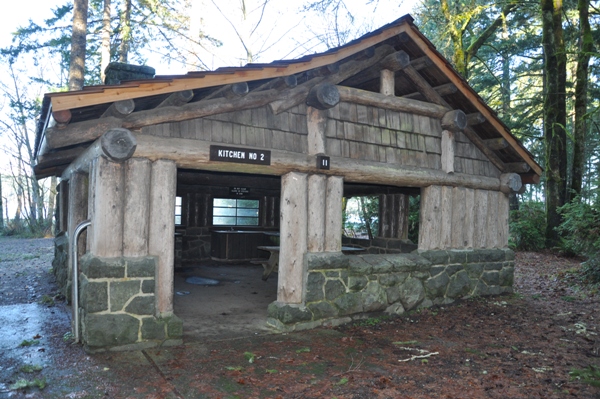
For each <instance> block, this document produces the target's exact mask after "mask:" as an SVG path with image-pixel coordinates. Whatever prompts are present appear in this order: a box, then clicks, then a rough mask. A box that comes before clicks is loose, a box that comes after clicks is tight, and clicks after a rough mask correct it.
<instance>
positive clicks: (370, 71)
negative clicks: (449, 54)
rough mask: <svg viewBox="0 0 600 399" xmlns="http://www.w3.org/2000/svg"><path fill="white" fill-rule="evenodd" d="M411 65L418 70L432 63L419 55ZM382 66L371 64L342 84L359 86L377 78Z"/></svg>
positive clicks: (427, 58)
mask: <svg viewBox="0 0 600 399" xmlns="http://www.w3.org/2000/svg"><path fill="white" fill-rule="evenodd" d="M411 65H412V66H413V68H415V69H416V70H417V71H419V70H421V69H425V68H427V67H429V66H431V65H433V62H432V61H431V60H430V59H429V57H420V58H415V59H414V60H412V61H411ZM382 68H383V67H382V66H381V65H380V64H379V63H377V64H376V65H373V66H372V67H370V68H367V69H365V70H364V71H362V72H360V74H357V75H355V76H352V77H351V78H349V79H348V80H345V81H344V86H360V85H361V84H363V83H366V82H368V81H370V80H373V79H377V78H378V77H379V71H380V70H381V69H382ZM394 72H395V71H394Z"/></svg>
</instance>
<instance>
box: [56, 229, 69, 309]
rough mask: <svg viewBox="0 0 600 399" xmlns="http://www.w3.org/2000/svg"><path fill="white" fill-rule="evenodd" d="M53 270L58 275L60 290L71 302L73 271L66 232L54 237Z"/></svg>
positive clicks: (57, 283) (57, 282)
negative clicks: (70, 268)
mask: <svg viewBox="0 0 600 399" xmlns="http://www.w3.org/2000/svg"><path fill="white" fill-rule="evenodd" d="M52 272H53V273H54V277H56V285H58V291H59V292H60V294H61V295H63V296H64V297H65V299H66V301H67V303H71V273H70V272H69V239H68V238H67V234H66V233H65V232H61V233H60V234H59V235H57V236H56V238H55V239H54V259H52Z"/></svg>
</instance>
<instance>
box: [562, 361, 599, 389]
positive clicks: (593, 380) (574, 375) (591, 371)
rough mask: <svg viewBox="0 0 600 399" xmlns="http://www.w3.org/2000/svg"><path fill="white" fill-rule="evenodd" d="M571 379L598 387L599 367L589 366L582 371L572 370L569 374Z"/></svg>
mask: <svg viewBox="0 0 600 399" xmlns="http://www.w3.org/2000/svg"><path fill="white" fill-rule="evenodd" d="M569 375H570V376H571V379H578V380H581V381H583V382H585V383H586V384H589V385H591V386H593V387H600V367H598V366H594V365H589V366H588V367H586V368H584V369H573V370H571V371H570V372H569Z"/></svg>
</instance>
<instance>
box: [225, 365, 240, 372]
mask: <svg viewBox="0 0 600 399" xmlns="http://www.w3.org/2000/svg"><path fill="white" fill-rule="evenodd" d="M243 369H244V368H243V367H242V366H227V367H225V370H229V371H242V370H243Z"/></svg>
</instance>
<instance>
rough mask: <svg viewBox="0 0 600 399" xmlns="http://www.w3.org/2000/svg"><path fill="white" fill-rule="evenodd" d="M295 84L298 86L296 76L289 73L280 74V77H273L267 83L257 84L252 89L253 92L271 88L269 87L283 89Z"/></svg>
mask: <svg viewBox="0 0 600 399" xmlns="http://www.w3.org/2000/svg"><path fill="white" fill-rule="evenodd" d="M296 86H298V78H296V75H289V76H282V77H280V78H275V79H272V80H269V81H268V82H267V83H265V84H262V85H260V86H258V87H257V88H255V89H254V90H252V91H253V92H255V91H261V90H271V89H273V90H284V89H292V88H294V87H296Z"/></svg>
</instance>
